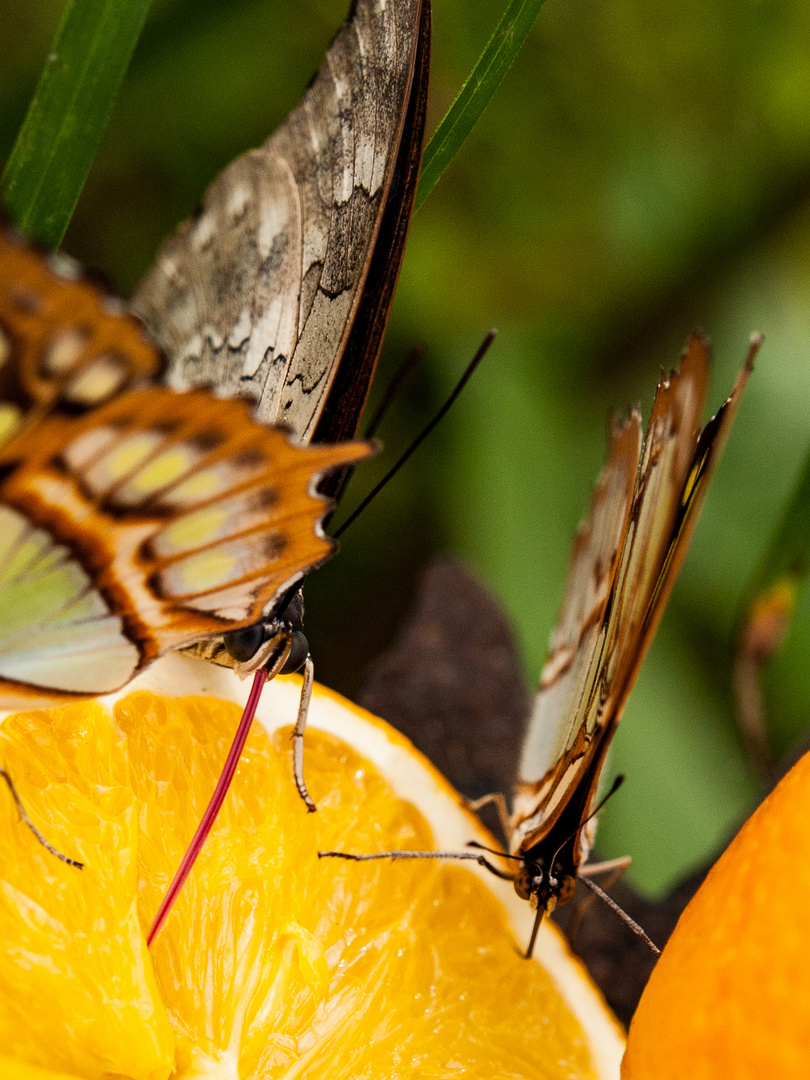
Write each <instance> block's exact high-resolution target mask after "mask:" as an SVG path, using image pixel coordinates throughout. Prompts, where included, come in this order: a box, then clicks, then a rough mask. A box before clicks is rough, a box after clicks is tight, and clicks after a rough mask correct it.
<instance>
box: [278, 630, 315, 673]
mask: <svg viewBox="0 0 810 1080" xmlns="http://www.w3.org/2000/svg"><path fill="white" fill-rule="evenodd" d="M308 656H309V642H308V641H307V639H306V638H305V637H304V635H303V634H302V633H301V631H300V630H296V631H295V632H294V633H293V636H292V645H291V646H290V655H289V656H288V657H287V660H286V662H285V664H284V667H283V668H282V669H281V672H280V674H281V675H292V674H293V672H295V671H299V670H300V669H301V668H302V667H303V666H304V663H305V661H306V658H307V657H308Z"/></svg>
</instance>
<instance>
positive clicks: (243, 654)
mask: <svg viewBox="0 0 810 1080" xmlns="http://www.w3.org/2000/svg"><path fill="white" fill-rule="evenodd" d="M222 641H223V644H224V646H225V648H226V649H227V650H228V652H229V653H230V655H231V656H232V657H233V658H234V660H236V662H237V663H239V664H245V663H247V661H248V660H250V659H251V658H252V657H254V656H255V655H256V652H257V650H258V648H259V646H260V645H261V644H262V642H263V641H264V623H254V624H253V626H246V627H244V629H242V630H231V632H230V633H229V634H225V636H224V637H223V639H222ZM304 659H306V657H305V658H304Z"/></svg>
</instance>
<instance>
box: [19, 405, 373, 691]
mask: <svg viewBox="0 0 810 1080" xmlns="http://www.w3.org/2000/svg"><path fill="white" fill-rule="evenodd" d="M369 452H370V447H369V446H368V444H365V443H346V444H341V445H336V446H317V447H299V446H294V445H292V444H291V443H290V441H289V439H288V437H287V436H286V434H285V433H284V432H282V431H281V430H279V429H274V428H266V427H264V426H263V425H261V424H259V423H258V422H257V421H255V420H254V419H253V417H252V415H251V412H250V410H249V408H248V406H247V404H246V403H244V402H241V401H235V400H220V399H217V398H214V397H212V396H211V395H210V394H208V393H206V392H204V391H194V392H189V393H176V392H174V391H171V390H168V389H164V388H150V389H146V390H134V391H131V392H130V393H128V394H124V395H122V396H120V397H118V398H115V399H114V400H113V401H112V402H109V403H108V404H106V405H103V406H101V407H100V408H97V409H94V410H92V411H91V412H89V413H87V414H86V415H85V416H82V417H67V416H65V415H63V414H61V413H52V414H51V415H50V416H48V417H47V418H46V419H44V420H42V421H41V422H40V423H38V424H36V425H35V426H34V427H32V428H29V429H28V430H27V431H26V432H25V433H23V434H21V435H19V436H18V437H16V438H15V439H13V441H12V442H11V443H9V444H8V445H7V446H6V448H5V450H4V451H2V452H0V476H2V481H0V681H4V682H5V684H6V686H5V689H6V691H7V695H6V697H8V695H9V694H10V695H11V696H12V697H16V698H25V697H29V698H30V696H31V695H32V694H33V695H34V696H36V697H48V698H50V699H53V698H54V697H56V698H58V697H65V696H70V695H72V694H97V693H103V692H108V691H110V690H113V689H116V688H117V687H119V686H121V685H123V684H124V683H126V682H127V681H128V680H129V679H130V678H131V677H132V675H134V674H135V672H136V671H138V670H139V669H140V668H142V667H143V666H144V665H145V664H146V663H148V662H149V661H150V660H152V659H153V658H154V657H156V656H158V655H160V654H161V653H163V652H165V651H166V650H168V649H172V648H177V647H179V646H183V645H188V644H190V643H192V642H194V641H198V640H200V639H202V638H205V637H208V636H211V635H215V634H222V633H224V632H227V631H230V630H235V629H237V628H239V627H242V626H247V625H250V624H251V623H254V622H256V621H257V620H259V619H260V618H261V617H262V615H263V614H265V613H266V612H267V611H268V609H269V608H271V607H272V604H273V602H274V600H275V599H276V598H277V597H278V596H279V595H280V594H281V593H283V592H285V591H286V590H287V589H288V588H289V587H290V586H291V585H293V584H294V583H295V582H297V581H298V580H299V579H300V578H301V577H303V575H304V574H305V573H306V572H307V571H308V570H310V569H312V568H313V567H315V566H318V565H319V564H320V563H322V562H323V561H324V560H325V559H327V558H328V557H329V555H330V554H331V553H332V551H333V549H334V546H335V545H334V541H332V540H331V539H329V538H328V537H326V536H324V534H323V532H322V530H321V527H320V523H321V520H322V518H323V516H324V514H325V513H326V512H327V510H328V509H329V502H328V501H327V500H325V499H324V498H323V497H322V496H319V495H318V494H317V493H316V490H315V488H316V484H317V481H318V478H319V477H320V476H321V475H322V474H323V473H324V472H325V471H328V470H330V469H334V468H338V467H342V466H345V465H349V464H352V463H354V462H356V461H359V460H360V459H361V458H363V457H366V456H367V455H368V453H369Z"/></svg>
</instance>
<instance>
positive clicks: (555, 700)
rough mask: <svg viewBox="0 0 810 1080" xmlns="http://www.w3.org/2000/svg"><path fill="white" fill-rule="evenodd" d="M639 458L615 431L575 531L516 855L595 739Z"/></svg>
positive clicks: (524, 778)
mask: <svg viewBox="0 0 810 1080" xmlns="http://www.w3.org/2000/svg"><path fill="white" fill-rule="evenodd" d="M640 452H641V418H640V416H639V414H638V413H637V412H633V413H632V415H631V416H630V419H629V420H628V421H627V422H625V423H622V422H619V423H616V424H614V426H613V429H612V432H611V436H610V448H609V452H608V460H607V464H606V465H605V468H604V469H603V471H602V475H601V476H600V478H599V481H598V482H597V485H596V488H595V490H594V494H593V498H592V500H591V506H590V510H589V512H588V515H587V516H586V518H585V520H584V521H583V523H582V525H581V526H580V527H579V529H578V531H577V536H576V539H575V541H574V546H573V550H572V553H571V560H570V563H569V568H568V575H567V578H566V584H565V591H564V593H563V602H562V607H561V610H560V614H559V616H558V619H557V625H556V627H555V629H554V632H553V634H552V638H551V646H550V649H549V655H548V658H547V660H546V663H545V665H544V667H543V672H542V675H541V679H540V691H539V693H538V695H537V699H536V701H535V706H534V711H533V714H532V718H531V721H530V723H529V728H528V730H527V733H526V739H525V742H524V744H523V751H522V755H521V761H520V767H519V770H518V778H519V779H518V784H517V788H516V793H515V803H514V834H513V846H514V848H515V850H518V849H520V848H522V847H526V846H531V843H533V842H534V841H535V840H536V839H537V837H538V836H539V835H540V834H541V832H542V830H543V828H544V825H545V823H546V822H547V821H550V820H553V819H554V818H555V817H556V815H557V813H558V810H559V807H560V805H562V803H563V802H564V800H565V799H566V798H568V797H570V789H571V786H572V785H573V784H574V783H575V782H576V778H577V775H578V773H579V770H580V768H581V764H582V759H583V755H584V753H585V752H586V750H587V748H588V746H590V745H591V743H592V741H593V738H594V731H593V729H591V730H588V729H587V727H586V724H587V723H592V719H591V713H592V704H593V696H594V693H595V691H596V688H597V686H598V683H599V675H600V666H601V664H602V661H603V657H604V655H605V649H606V646H607V640H608V624H609V619H610V613H609V605H610V603H611V600H612V596H613V589H614V585H615V580H616V574H617V571H618V567H619V558H620V553H621V545H622V540H623V537H624V535H625V533H626V531H627V525H628V521H629V518H630V512H631V508H632V499H633V491H634V487H635V482H636V475H637V472H638V464H639V455H640Z"/></svg>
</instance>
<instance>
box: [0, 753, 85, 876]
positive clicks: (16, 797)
mask: <svg viewBox="0 0 810 1080" xmlns="http://www.w3.org/2000/svg"><path fill="white" fill-rule="evenodd" d="M0 776H2V777H3V779H4V780H5V782H6V784H7V785H8V790H9V791H10V792H11V797H12V799H13V800H14V805H15V806H16V807H17V812H18V813H19V815H20V817H21V818H22V820H23V821H24V822H25V824H26V825H27V826H28V828H29V829H30V830H31V832H32V833H33V834H34V836H35V837H36V838H37V840H39V842H40V844H42V846H43V847H44V848H45V850H46V851H49V852H50V853H51V855H55V856H56V858H57V859H61V861H62V862H63V863H67V864H68V866H75V867H76V869H77V870H83V869H84V863H82V862H78V861H77V860H76V859H69V858H68V857H67V855H63V854H62V852H61V851H57V849H56V848H55V847H54V846H53V844H49V843H48V841H47V840H46V839H45V837H44V836H43V835H42V833H41V832H40V831H39V829H38V828H37V827H36V825H35V824H34V823H33V821H32V820H31V818H30V817H29V816H28V812H27V811H26V809H25V807H24V806H23V802H22V799H21V798H20V796H19V794H18V793H17V788H16V787H15V786H14V781H13V780H12V779H11V777H10V776H9V774H8V773H7V772H6V770H5V769H0Z"/></svg>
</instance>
